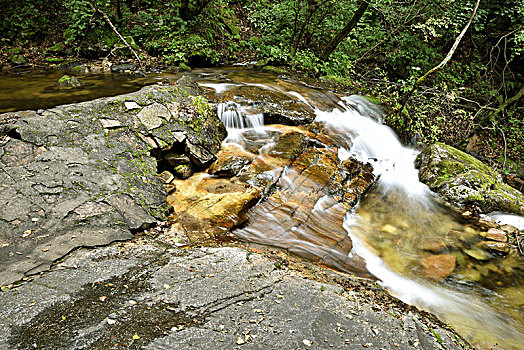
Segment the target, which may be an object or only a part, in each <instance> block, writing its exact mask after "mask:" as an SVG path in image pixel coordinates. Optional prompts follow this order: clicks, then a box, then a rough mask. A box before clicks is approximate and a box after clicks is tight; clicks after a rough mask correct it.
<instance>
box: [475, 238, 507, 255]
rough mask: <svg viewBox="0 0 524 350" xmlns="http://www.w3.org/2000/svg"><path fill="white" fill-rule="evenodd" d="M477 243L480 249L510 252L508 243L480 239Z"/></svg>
mask: <svg viewBox="0 0 524 350" xmlns="http://www.w3.org/2000/svg"><path fill="white" fill-rule="evenodd" d="M477 245H478V247H479V248H481V249H484V250H490V251H495V252H498V253H502V254H508V253H509V252H510V248H509V245H508V244H507V243H504V242H495V241H482V242H479V243H478V244H477ZM478 260H480V259H478Z"/></svg>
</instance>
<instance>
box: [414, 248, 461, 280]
mask: <svg viewBox="0 0 524 350" xmlns="http://www.w3.org/2000/svg"><path fill="white" fill-rule="evenodd" d="M420 265H421V266H422V269H423V271H424V274H425V275H426V277H428V278H429V279H432V280H435V281H440V280H443V279H444V278H446V277H448V276H449V275H451V274H452V273H453V270H454V269H455V265H456V258H455V256H454V255H452V254H439V255H432V256H430V257H428V258H426V259H423V260H421V261H420Z"/></svg>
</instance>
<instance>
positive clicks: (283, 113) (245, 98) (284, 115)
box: [217, 85, 315, 125]
mask: <svg viewBox="0 0 524 350" xmlns="http://www.w3.org/2000/svg"><path fill="white" fill-rule="evenodd" d="M217 99H218V101H219V102H226V101H233V102H236V103H237V104H239V105H241V106H243V109H244V112H245V113H248V114H257V113H261V114H263V115H264V122H265V123H266V124H284V125H304V124H309V123H311V122H313V120H314V119H315V113H314V111H313V108H311V107H310V106H309V105H308V104H306V103H304V101H301V100H300V99H299V98H298V97H297V96H294V95H290V94H285V93H283V92H280V91H275V90H269V89H267V88H263V87H260V86H253V85H240V86H235V87H233V88H231V89H229V90H227V91H226V92H224V93H222V94H219V95H218V96H217Z"/></svg>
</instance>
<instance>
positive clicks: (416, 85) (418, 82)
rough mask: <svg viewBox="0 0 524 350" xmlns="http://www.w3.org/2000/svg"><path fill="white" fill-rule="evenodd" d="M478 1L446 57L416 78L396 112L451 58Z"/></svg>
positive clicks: (471, 19)
mask: <svg viewBox="0 0 524 350" xmlns="http://www.w3.org/2000/svg"><path fill="white" fill-rule="evenodd" d="M479 3H480V0H477V2H476V3H475V7H473V11H472V12H471V16H470V17H469V21H468V23H467V24H466V26H465V27H464V29H462V32H460V34H459V36H457V38H456V39H455V42H454V43H453V46H452V47H451V49H450V50H449V52H448V54H447V55H446V57H444V59H443V60H442V62H440V63H439V64H438V65H436V66H435V67H433V68H431V69H430V70H429V71H428V72H426V74H424V75H423V76H421V77H420V78H418V79H417V81H416V82H415V84H413V87H412V88H411V90H409V92H408V93H407V94H406V96H405V97H404V99H403V100H402V104H401V105H400V108H399V109H398V111H397V114H400V113H402V110H404V107H405V106H406V103H407V102H408V100H409V98H410V97H411V95H413V93H414V92H415V91H416V90H417V88H418V87H419V86H420V85H421V84H422V83H423V82H424V81H425V80H426V78H427V77H429V76H430V75H431V74H433V73H435V72H436V71H439V70H441V69H442V68H444V66H445V65H446V64H447V63H448V62H449V60H450V59H451V57H452V56H453V54H454V53H455V51H456V50H457V47H458V46H459V44H460V41H461V40H462V37H463V36H464V34H466V32H467V31H468V28H469V26H470V24H471V22H473V18H474V17H475V13H477V9H478V7H479Z"/></svg>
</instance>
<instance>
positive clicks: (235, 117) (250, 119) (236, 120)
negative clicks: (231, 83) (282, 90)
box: [217, 101, 264, 130]
mask: <svg viewBox="0 0 524 350" xmlns="http://www.w3.org/2000/svg"><path fill="white" fill-rule="evenodd" d="M217 113H218V117H219V118H220V120H222V123H224V125H225V127H226V128H227V129H228V130H229V129H246V128H252V129H256V128H260V127H262V126H264V115H263V114H262V113H258V114H245V112H243V109H242V106H241V105H239V104H238V103H236V102H233V101H229V102H223V103H220V104H219V105H218V107H217Z"/></svg>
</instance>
